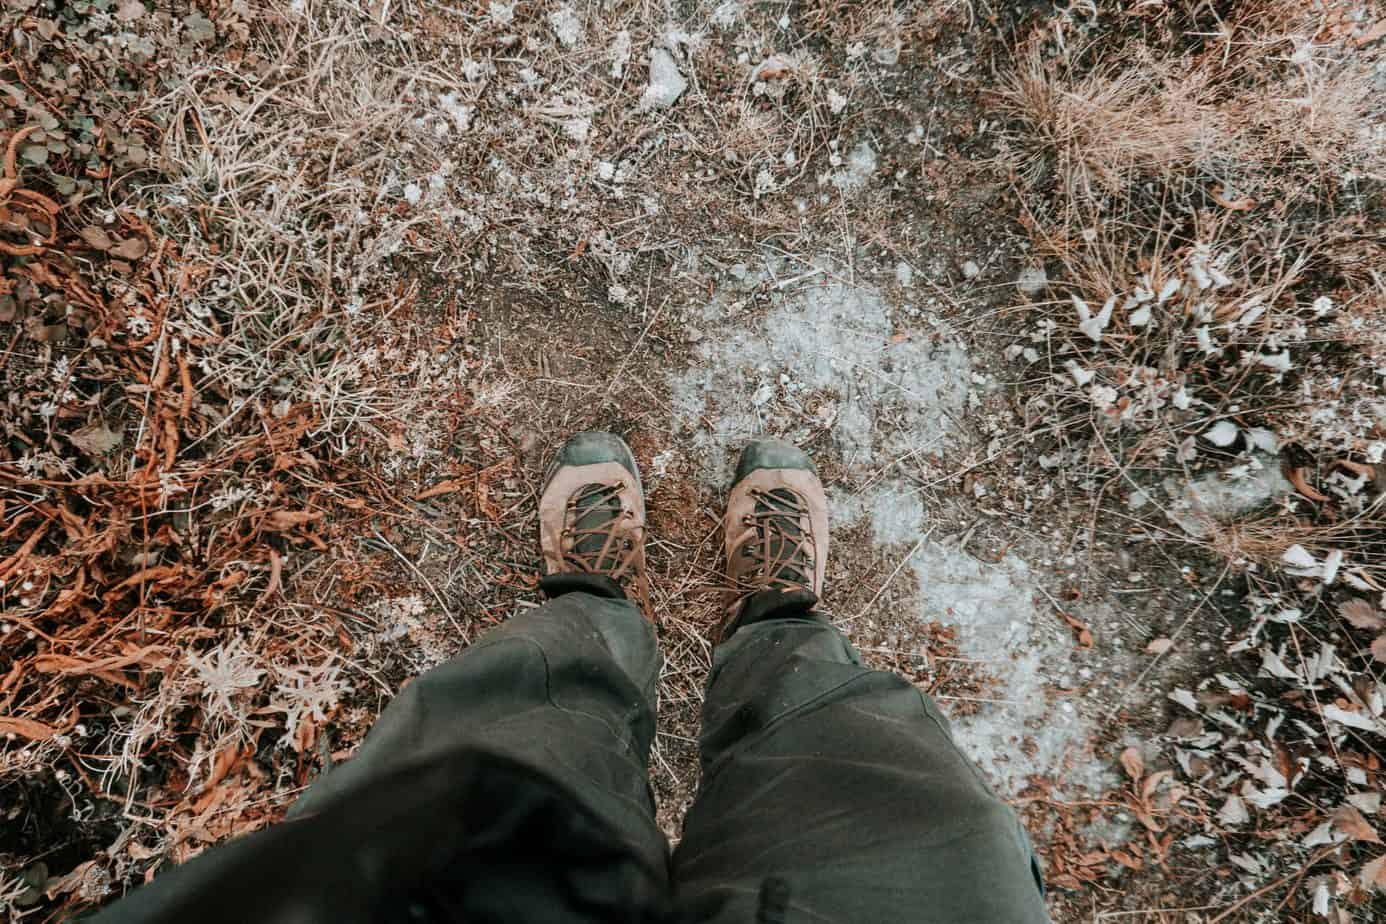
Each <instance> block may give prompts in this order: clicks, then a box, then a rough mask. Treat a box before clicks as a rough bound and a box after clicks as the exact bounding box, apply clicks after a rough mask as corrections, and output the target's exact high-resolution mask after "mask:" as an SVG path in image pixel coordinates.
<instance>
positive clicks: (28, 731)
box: [0, 715, 58, 741]
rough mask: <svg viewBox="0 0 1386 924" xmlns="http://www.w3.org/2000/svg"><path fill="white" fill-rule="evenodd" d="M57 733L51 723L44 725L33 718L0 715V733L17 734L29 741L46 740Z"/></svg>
mask: <svg viewBox="0 0 1386 924" xmlns="http://www.w3.org/2000/svg"><path fill="white" fill-rule="evenodd" d="M57 733H58V730H57V729H56V728H54V727H53V726H51V725H44V724H43V723H42V722H35V721H34V720H33V719H21V718H20V717H19V716H13V715H0V735H11V734H13V735H18V736H20V737H21V738H28V739H29V740H30V741H47V740H48V739H49V738H52V737H53V736H54V735H56V734H57Z"/></svg>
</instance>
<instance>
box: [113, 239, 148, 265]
mask: <svg viewBox="0 0 1386 924" xmlns="http://www.w3.org/2000/svg"><path fill="white" fill-rule="evenodd" d="M148 252H149V244H147V243H146V242H145V240H144V238H142V237H127V238H126V239H125V240H123V241H121V242H120V243H119V244H117V245H115V246H114V247H112V248H111V249H110V251H109V253H110V254H111V256H113V257H120V258H121V259H123V260H138V259H139V258H140V257H142V256H144V255H145V254H147V253H148Z"/></svg>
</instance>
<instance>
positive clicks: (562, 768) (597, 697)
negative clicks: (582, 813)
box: [290, 593, 662, 840]
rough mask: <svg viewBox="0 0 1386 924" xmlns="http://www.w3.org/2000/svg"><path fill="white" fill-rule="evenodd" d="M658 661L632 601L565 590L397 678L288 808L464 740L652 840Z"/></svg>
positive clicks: (319, 800)
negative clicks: (354, 737)
mask: <svg viewBox="0 0 1386 924" xmlns="http://www.w3.org/2000/svg"><path fill="white" fill-rule="evenodd" d="M659 667H660V655H659V650H658V648H657V645H656V642H655V634H654V629H653V627H651V626H650V624H649V623H648V622H646V621H645V619H644V618H643V617H641V615H640V612H639V610H638V609H637V608H636V607H635V605H634V604H632V603H630V602H628V601H626V600H611V599H604V598H601V597H597V596H593V595H592V594H586V593H570V594H565V595H564V596H562V597H559V598H558V599H556V600H553V601H551V602H549V603H547V604H546V605H544V606H542V607H539V608H538V609H534V610H531V611H529V612H527V613H522V614H520V615H518V616H515V617H514V618H512V619H511V620H510V621H509V622H507V623H506V624H505V625H503V626H500V627H498V628H496V629H493V630H492V631H491V632H489V633H488V634H487V635H485V636H483V637H482V638H481V640H480V641H478V642H477V643H476V644H475V645H473V646H472V647H471V648H468V649H467V650H466V651H464V652H462V654H460V655H459V656H457V657H456V658H453V659H452V660H451V661H449V662H447V663H446V664H440V665H439V666H437V667H435V668H433V669H432V670H430V671H428V672H426V673H424V674H422V675H420V676H419V677H418V678H417V679H416V680H414V681H413V682H412V683H410V684H409V685H407V686H406V687H405V688H404V689H403V690H401V691H400V694H399V695H398V696H396V697H395V699H394V700H393V701H392V702H391V703H390V704H389V706H388V707H387V708H386V709H385V710H384V711H383V712H382V713H381V714H380V717H379V718H378V719H377V720H376V723H375V725H374V726H373V727H372V728H371V730H370V733H369V734H368V735H367V736H366V740H365V741H364V742H363V743H362V744H361V747H360V748H359V749H358V751H357V752H356V755H355V756H354V757H353V758H352V759H351V760H350V761H348V762H346V763H344V764H342V765H341V766H339V767H337V768H336V769H334V770H333V771H332V772H331V773H329V774H327V775H326V776H325V777H324V778H322V779H321V780H319V781H318V782H317V783H315V784H314V785H313V786H312V787H310V788H309V790H308V792H307V793H305V794H304V795H303V796H302V798H300V799H299V801H298V803H297V804H295V805H294V807H293V809H292V810H291V811H290V817H296V816H299V815H302V814H305V813H311V812H314V811H317V810H318V809H319V808H320V807H321V806H324V805H326V804H328V803H330V802H331V801H333V800H334V799H336V798H338V797H339V795H340V794H341V793H342V792H345V791H347V790H352V789H356V788H358V787H360V786H362V785H366V784H369V782H370V781H371V780H372V779H374V778H378V777H380V776H382V775H385V774H387V773H389V772H390V770H392V769H393V768H395V767H399V766H404V765H408V764H413V763H418V762H421V761H426V760H428V759H430V758H431V757H433V756H434V755H436V754H439V753H440V752H445V751H456V750H459V749H464V748H466V749H481V750H485V751H487V752H488V753H492V754H500V755H503V756H506V757H510V758H513V759H514V760H515V761H517V762H518V763H523V764H526V765H528V766H532V767H534V768H536V769H538V770H542V771H544V772H546V773H548V774H550V775H552V776H553V777H554V778H556V779H557V780H558V782H560V783H563V784H565V785H567V786H569V787H571V788H572V789H574V790H575V791H577V792H579V793H580V794H581V795H582V796H583V797H584V799H587V800H590V801H591V803H592V806H593V807H594V808H595V809H597V810H598V811H599V812H600V813H601V814H602V815H603V816H604V817H605V818H607V819H608V820H609V821H611V822H612V823H613V824H614V825H616V826H617V827H619V828H621V829H623V830H630V831H634V832H639V833H640V834H641V836H642V837H643V838H646V839H651V840H652V839H653V837H652V836H653V835H657V834H659V829H658V828H657V827H656V826H655V823H654V803H653V800H652V797H651V794H650V788H649V782H648V774H647V766H648V760H649V755H650V745H651V743H652V742H653V741H654V733H655V729H654V698H655V684H656V682H657V681H658V679H659ZM659 837H661V838H662V835H659Z"/></svg>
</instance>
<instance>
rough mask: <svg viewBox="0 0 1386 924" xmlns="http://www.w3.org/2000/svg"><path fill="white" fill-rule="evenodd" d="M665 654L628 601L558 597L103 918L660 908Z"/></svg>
mask: <svg viewBox="0 0 1386 924" xmlns="http://www.w3.org/2000/svg"><path fill="white" fill-rule="evenodd" d="M597 590H598V592H600V588H597ZM659 664H660V658H659V654H658V651H657V649H656V645H655V636H654V631H653V629H652V628H651V626H650V625H649V624H648V623H647V622H646V621H645V620H644V618H643V617H642V616H641V615H640V613H639V611H638V610H637V609H636V607H635V606H634V605H632V604H630V603H628V602H626V601H624V600H616V599H606V598H603V597H601V596H598V595H595V594H590V593H568V594H565V595H564V596H562V597H560V598H559V599H557V600H554V601H553V602H551V603H549V604H547V605H546V606H543V607H541V608H539V609H537V610H534V611H531V612H529V613H526V614H523V615H520V616H517V617H515V618H513V619H512V620H511V621H510V622H509V623H507V624H506V625H504V626H502V627H500V628H498V629H495V630H493V631H492V632H490V633H488V634H487V635H486V636H484V637H483V638H482V639H481V641H479V642H478V643H477V644H475V645H473V646H472V647H471V648H469V649H467V650H466V651H464V652H462V654H460V655H459V656H458V657H456V658H454V659H453V660H452V661H450V662H448V663H446V664H443V665H440V666H439V667H436V668H434V669H433V670H431V671H428V672H427V673H425V674H423V675H422V676H420V677H419V678H418V679H416V680H415V681H414V682H413V683H411V684H409V685H408V686H406V687H405V688H404V689H403V690H402V691H401V692H400V694H399V695H398V696H397V697H396V698H395V699H394V701H393V702H391V703H390V705H389V706H388V707H387V708H386V709H385V710H384V712H382V713H381V715H380V718H379V719H378V720H377V722H376V724H375V727H374V728H372V729H371V732H370V734H369V735H367V737H366V740H365V742H364V743H363V744H362V745H361V748H360V750H359V751H358V752H357V754H356V755H355V757H353V758H352V759H351V760H350V761H348V762H346V763H344V764H342V765H341V766H340V767H337V768H336V769H335V770H333V771H332V772H330V773H329V774H327V775H326V776H325V777H324V778H323V779H321V780H319V781H318V782H317V783H315V784H314V785H313V786H312V787H311V788H310V789H309V791H308V792H307V793H306V794H305V795H304V796H303V797H302V798H301V799H300V801H299V802H298V803H297V804H296V805H295V806H294V808H293V810H292V811H291V812H290V819H291V820H289V821H286V822H285V823H283V824H280V825H276V826H274V827H272V828H269V829H267V830H265V831H261V832H259V833H256V834H253V835H250V836H249V837H245V838H241V839H239V840H236V841H233V842H231V843H230V844H226V845H223V846H221V847H218V848H216V849H214V850H211V851H209V852H207V853H206V854H204V855H202V856H200V857H197V858H196V859H194V860H192V861H190V862H189V863H187V864H185V865H184V866H181V867H179V868H177V869H173V870H170V871H166V872H161V873H160V875H159V876H157V877H156V878H155V879H154V881H153V882H152V883H150V884H149V885H148V886H145V887H143V888H139V889H136V890H135V891H134V892H133V893H132V894H131V895H130V896H128V897H127V898H125V899H124V900H122V901H119V902H116V903H115V904H114V905H112V906H111V907H110V908H108V909H106V910H105V911H104V912H102V913H101V914H100V915H99V916H98V920H99V921H100V924H134V922H139V924H154V922H158V924H164V922H168V924H173V922H183V921H197V922H199V924H213V922H223V921H225V922H228V924H229V922H237V924H239V922H243V921H257V922H262V924H394V922H400V924H404V922H408V924H431V922H467V924H482V922H487V924H489V922H505V924H510V922H523V921H535V922H538V921H543V922H553V924H559V922H562V924H613V922H629V924H653V922H657V921H662V920H664V919H665V917H666V910H667V904H668V893H669V879H668V844H667V842H666V840H665V838H664V835H663V833H662V832H661V831H660V830H659V828H658V827H657V826H656V825H655V823H654V806H653V800H652V798H651V794H650V789H649V784H648V776H647V759H648V756H649V750H650V744H651V742H652V741H653V738H654V687H655V683H656V679H657V677H658V674H659Z"/></svg>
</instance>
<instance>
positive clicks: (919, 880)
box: [674, 619, 1047, 924]
mask: <svg viewBox="0 0 1386 924" xmlns="http://www.w3.org/2000/svg"><path fill="white" fill-rule="evenodd" d="M701 749H702V762H703V781H702V786H701V789H700V790H699V793H698V797H697V800H696V801H695V802H694V804H693V807H692V808H691V809H690V810H689V812H688V817H687V819H686V820H685V823H684V836H683V840H682V842H681V843H680V844H679V846H678V849H677V850H676V851H675V853H674V881H675V902H676V904H677V906H678V908H679V912H680V918H681V919H683V920H690V921H715V922H731V921H737V922H743V921H744V922H750V921H756V922H761V921H764V922H791V921H806V922H815V924H823V922H841V924H858V922H867V921H872V922H875V921H881V922H886V921H889V922H913V921H919V922H940V924H942V922H947V924H962V922H978V924H982V922H986V924H1011V922H1025V924H1029V922H1036V924H1038V922H1044V921H1046V920H1047V916H1046V912H1045V906H1044V898H1043V894H1042V889H1041V886H1040V884H1039V875H1038V869H1037V867H1035V866H1034V865H1033V863H1034V861H1033V858H1032V854H1031V851H1030V848H1029V843H1028V840H1027V838H1026V836H1025V834H1024V832H1023V830H1022V829H1021V827H1020V824H1019V822H1018V820H1017V819H1016V816H1015V814H1014V813H1013V812H1012V811H1011V809H1010V807H1009V806H1007V805H1006V804H1005V803H1004V802H1002V801H1001V800H1000V799H999V798H997V797H996V796H995V795H994V794H993V793H992V792H991V790H990V789H989V787H988V786H987V785H986V784H985V783H984V782H983V781H982V779H981V777H980V775H979V774H978V772H977V771H976V769H975V768H974V766H973V765H972V763H971V761H969V760H968V759H967V758H966V757H964V756H963V755H962V754H961V753H959V751H958V749H957V748H956V747H955V746H954V744H953V740H952V736H951V734H950V733H949V730H948V725H947V722H946V720H945V719H944V718H943V717H942V716H941V715H940V714H939V712H938V709H937V708H936V707H935V706H934V704H933V703H932V702H931V701H930V700H929V699H928V698H927V697H925V696H924V695H923V694H922V693H920V692H919V691H918V690H917V689H915V688H914V687H913V686H912V685H911V684H910V683H908V682H907V681H905V680H904V679H902V678H900V677H898V676H896V675H894V674H889V673H884V672H880V671H873V670H869V669H867V668H865V667H863V666H862V665H861V663H860V660H859V656H858V655H857V652H856V651H855V650H854V649H853V648H852V647H851V645H849V644H848V643H847V641H846V640H845V639H844V638H843V637H842V635H841V634H840V633H839V632H838V631H837V630H836V629H834V628H832V627H831V626H829V625H826V624H824V623H822V622H818V621H813V620H811V619H772V620H770V621H765V622H756V623H753V624H751V625H747V626H743V627H742V628H741V629H739V630H738V631H737V632H736V633H735V634H734V635H733V636H732V637H731V638H730V639H729V640H728V641H726V642H725V643H723V644H722V645H721V646H720V647H719V648H718V649H717V651H716V654H715V656H714V663H713V668H712V676H711V679H710V680H709V683H708V692H707V701H706V703H705V705H704V709H703V731H702V737H701Z"/></svg>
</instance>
